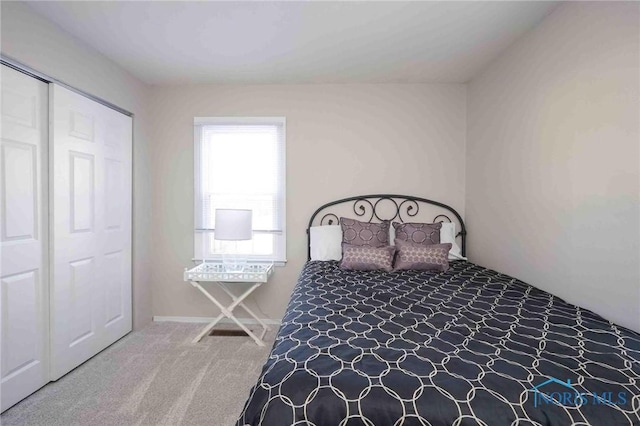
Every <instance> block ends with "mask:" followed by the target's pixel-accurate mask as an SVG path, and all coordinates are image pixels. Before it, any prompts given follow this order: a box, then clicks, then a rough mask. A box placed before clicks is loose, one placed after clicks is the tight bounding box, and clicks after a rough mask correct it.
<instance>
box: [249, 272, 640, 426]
mask: <svg viewBox="0 0 640 426" xmlns="http://www.w3.org/2000/svg"><path fill="white" fill-rule="evenodd" d="M292 424H305V425H306V424H312V425H316V426H321V425H331V426H338V425H362V424H363V425H381V426H382V425H423V424H429V425H451V424H457V425H516V424H517V425H534V424H535V425H537V424H541V425H569V424H593V425H618V424H619V425H640V335H638V334H637V333H634V332H632V331H630V330H627V329H625V328H622V327H619V326H616V325H615V324H612V323H610V322H607V321H605V320H604V319H603V318H601V317H600V316H598V315H596V314H594V313H592V312H590V311H587V310H584V309H581V308H578V307H576V306H573V305H570V304H568V303H566V302H564V301H563V300H561V299H559V298H557V297H554V296H552V295H550V294H548V293H546V292H543V291H541V290H538V289H536V288H534V287H531V286H529V285H527V284H525V283H523V282H521V281H518V280H516V279H514V278H511V277H509V276H506V275H503V274H500V273H497V272H495V271H492V270H489V269H486V268H483V267H480V266H478V265H475V264H472V263H469V262H462V261H460V262H453V263H452V267H451V269H450V270H449V271H447V272H445V273H440V272H421V271H402V272H383V271H373V272H357V271H347V270H342V269H340V268H339V267H338V263H337V262H309V263H307V264H306V265H305V267H304V269H303V271H302V274H301V276H300V280H299V282H298V285H297V286H296V288H295V290H294V292H293V294H292V296H291V301H290V303H289V307H288V308H287V312H286V315H285V317H284V319H283V322H282V326H281V327H280V330H279V332H278V335H277V338H276V341H275V344H274V346H273V349H272V351H271V354H270V355H269V358H268V360H267V362H266V364H265V366H264V368H263V370H262V374H261V376H260V378H259V380H258V383H257V384H256V385H255V387H254V388H253V389H252V390H251V393H250V396H249V399H248V401H247V403H246V404H245V407H244V410H243V412H242V415H241V417H240V419H239V420H238V425H268V426H272V425H292Z"/></svg>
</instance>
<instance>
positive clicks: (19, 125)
mask: <svg viewBox="0 0 640 426" xmlns="http://www.w3.org/2000/svg"><path fill="white" fill-rule="evenodd" d="M0 80H1V81H2V88H1V97H2V109H1V110H0V114H1V115H2V122H1V126H2V127H0V145H1V148H0V218H1V219H0V222H1V223H0V235H1V247H0V253H1V255H0V263H1V264H0V274H1V276H0V281H1V283H2V294H1V296H0V297H1V300H0V324H1V326H0V333H1V338H0V340H1V343H2V347H1V349H2V356H1V357H0V358H1V360H2V389H1V392H0V394H2V397H1V400H2V402H1V405H2V411H4V410H6V409H7V408H9V407H11V406H12V405H13V404H15V403H16V402H18V401H20V400H21V399H22V398H24V397H26V396H27V395H29V394H31V393H32V392H34V391H36V390H38V389H39V388H40V387H42V386H43V385H44V384H46V383H47V381H48V380H49V365H48V362H47V359H48V357H47V352H48V344H49V297H48V292H47V290H48V278H49V277H48V272H49V271H48V267H47V262H48V261H47V238H48V232H49V231H48V227H47V209H48V207H47V161H48V159H47V144H48V136H47V134H48V126H47V110H48V104H47V84H46V83H43V82H41V81H39V80H36V79H35V78H32V77H29V76H27V75H25V74H22V73H20V72H18V71H15V70H13V69H11V68H9V67H6V66H4V65H2V69H1V71H0Z"/></svg>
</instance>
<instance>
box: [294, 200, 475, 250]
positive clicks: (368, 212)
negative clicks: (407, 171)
mask: <svg viewBox="0 0 640 426" xmlns="http://www.w3.org/2000/svg"><path fill="white" fill-rule="evenodd" d="M385 200H388V201H391V202H392V203H393V205H394V206H395V214H393V211H392V212H391V213H392V214H391V216H392V217H384V218H381V217H380V216H379V214H380V212H379V210H378V209H377V207H378V206H379V204H380V202H381V201H385ZM351 202H352V203H353V206H352V209H353V213H354V214H355V215H356V216H357V217H358V218H360V220H361V221H363V222H372V221H374V220H377V221H382V220H391V221H393V220H397V221H399V222H406V221H408V220H410V219H411V218H412V217H415V216H416V215H417V214H418V212H419V211H420V203H424V204H431V205H434V206H438V207H441V208H443V209H444V210H447V211H449V212H450V213H452V214H453V215H454V217H455V218H456V219H457V220H458V222H459V223H460V231H459V232H458V234H457V235H456V237H460V239H461V244H460V248H461V249H462V255H463V256H465V255H466V254H465V253H466V252H465V250H466V247H465V240H466V235H467V230H466V228H465V226H464V221H463V220H462V217H461V216H460V215H459V214H458V212H457V211H455V209H454V208H453V207H450V206H448V205H446V204H443V203H440V202H438V201H433V200H428V199H426V198H421V197H414V196H411V195H396V194H374V195H357V196H354V197H348V198H343V199H341V200H335V201H331V202H329V203H326V204H323V205H322V206H320V207H319V208H318V209H317V210H316V211H315V212H313V214H312V215H311V219H309V225H308V226H307V259H311V239H310V235H309V229H310V228H311V227H312V226H314V220H315V219H316V217H318V215H319V214H320V213H323V214H322V216H321V217H320V220H319V221H317V223H316V225H333V224H334V223H335V224H336V225H337V224H338V222H339V219H338V215H336V214H335V213H332V212H331V211H330V209H329V208H330V207H333V206H337V205H339V204H348V203H351ZM325 210H326V212H325ZM392 210H393V209H392ZM439 219H440V220H439ZM443 219H447V220H448V221H449V222H451V218H450V217H449V216H447V215H446V214H438V215H437V216H436V217H435V218H433V222H437V221H440V222H441V221H442V220H443Z"/></svg>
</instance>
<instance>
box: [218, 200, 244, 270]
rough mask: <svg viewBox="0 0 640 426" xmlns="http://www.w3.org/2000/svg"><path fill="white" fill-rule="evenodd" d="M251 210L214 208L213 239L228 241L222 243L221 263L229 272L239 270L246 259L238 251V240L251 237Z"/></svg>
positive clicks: (242, 267)
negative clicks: (227, 242)
mask: <svg viewBox="0 0 640 426" xmlns="http://www.w3.org/2000/svg"><path fill="white" fill-rule="evenodd" d="M251 221H252V211H251V210H245V209H216V225H215V231H214V234H213V235H214V237H213V238H214V239H216V240H222V241H229V244H223V245H222V265H223V266H224V268H225V270H227V271H229V272H241V271H242V270H243V269H244V266H245V265H246V264H247V259H246V258H243V257H242V256H240V254H239V252H238V243H237V242H238V241H246V240H250V239H251V238H252V237H253V229H252V223H251Z"/></svg>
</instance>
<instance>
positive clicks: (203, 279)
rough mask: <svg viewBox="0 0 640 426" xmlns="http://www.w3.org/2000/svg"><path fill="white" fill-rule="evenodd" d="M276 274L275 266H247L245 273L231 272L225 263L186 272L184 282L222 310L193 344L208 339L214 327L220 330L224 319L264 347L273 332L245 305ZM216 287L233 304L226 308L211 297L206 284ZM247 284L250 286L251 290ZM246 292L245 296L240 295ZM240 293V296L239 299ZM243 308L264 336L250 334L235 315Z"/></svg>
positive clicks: (267, 264) (254, 264)
mask: <svg viewBox="0 0 640 426" xmlns="http://www.w3.org/2000/svg"><path fill="white" fill-rule="evenodd" d="M272 273H273V263H257V262H256V263H251V262H249V263H247V265H246V266H245V267H244V269H243V270H242V271H233V272H232V271H227V270H226V269H225V268H224V266H223V265H222V262H203V263H201V264H199V265H198V266H196V267H195V268H192V269H187V268H185V271H184V280H185V281H187V282H189V283H190V284H191V285H192V286H194V287H195V288H197V289H198V290H200V292H201V293H202V294H204V295H205V296H206V297H207V299H209V301H211V303H213V304H214V305H216V306H217V307H218V308H219V309H220V312H221V313H220V315H218V316H217V317H216V318H215V319H214V320H213V321H211V322H210V323H209V324H208V325H207V326H206V327H205V328H204V330H202V331H201V332H200V334H198V335H197V336H196V338H195V339H193V343H197V342H199V341H200V340H201V339H202V338H203V337H204V336H206V335H207V334H208V333H209V332H210V331H211V330H212V329H213V327H215V326H216V324H218V323H219V322H220V320H221V319H223V318H225V317H226V318H229V319H230V320H232V321H233V322H235V323H236V324H237V325H238V326H239V327H240V328H241V329H242V330H243V331H244V332H245V333H247V335H249V337H251V338H252V339H253V340H254V341H255V342H256V344H257V345H258V346H264V341H263V340H262V339H263V338H264V335H265V333H266V332H267V330H269V328H268V327H267V325H266V324H265V323H264V321H262V320H261V319H260V318H258V316H257V315H256V314H254V313H253V312H252V311H251V310H250V309H249V308H248V307H247V306H246V305H245V304H244V303H243V300H244V299H246V298H247V297H248V296H249V295H250V294H251V293H253V292H254V291H255V290H256V289H257V288H258V287H260V286H261V285H262V284H264V283H266V282H267V281H268V280H269V277H270V276H271V274H272ZM205 283H212V284H215V285H216V286H217V287H219V288H221V289H222V290H223V291H224V292H225V293H226V294H227V295H228V296H229V297H230V298H231V304H230V305H229V306H224V305H223V304H222V303H220V301H219V300H218V299H216V298H215V297H214V296H213V295H212V294H211V293H209V292H208V291H207V290H206V289H205V288H204V287H203V284H205ZM246 284H250V285H249V288H248V289H247V286H246ZM242 290H244V292H242V293H240V292H241V291H242ZM238 293H239V295H237V294H238ZM238 306H240V307H241V308H242V309H244V310H245V311H246V312H247V313H248V314H249V316H250V317H251V318H253V319H254V320H256V321H257V322H258V324H260V325H261V326H262V334H261V335H260V337H258V336H256V335H255V334H253V333H252V332H251V330H249V329H248V328H247V327H246V326H245V325H244V324H242V322H240V320H238V318H236V316H235V315H233V310H234V309H235V308H237V307H238Z"/></svg>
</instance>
